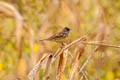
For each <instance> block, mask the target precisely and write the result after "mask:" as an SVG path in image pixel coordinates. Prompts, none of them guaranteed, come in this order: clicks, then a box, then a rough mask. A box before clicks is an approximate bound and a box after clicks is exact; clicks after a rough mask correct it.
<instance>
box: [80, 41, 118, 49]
mask: <svg viewBox="0 0 120 80" xmlns="http://www.w3.org/2000/svg"><path fill="white" fill-rule="evenodd" d="M81 42H82V43H86V44H88V45H100V46H106V47H114V48H120V46H115V45H110V44H105V43H100V42H99V43H97V42H85V41H81Z"/></svg>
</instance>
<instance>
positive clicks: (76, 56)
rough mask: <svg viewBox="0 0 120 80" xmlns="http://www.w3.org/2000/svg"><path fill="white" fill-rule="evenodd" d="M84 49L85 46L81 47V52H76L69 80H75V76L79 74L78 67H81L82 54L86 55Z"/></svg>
mask: <svg viewBox="0 0 120 80" xmlns="http://www.w3.org/2000/svg"><path fill="white" fill-rule="evenodd" d="M84 49H85V44H82V45H80V48H79V50H78V51H77V52H76V54H75V56H74V58H73V61H72V67H71V72H70V76H69V80H74V79H73V78H74V75H75V73H76V72H77V69H78V67H79V66H78V65H79V59H80V57H81V56H82V54H83V53H84Z"/></svg>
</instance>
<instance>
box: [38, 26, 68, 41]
mask: <svg viewBox="0 0 120 80" xmlns="http://www.w3.org/2000/svg"><path fill="white" fill-rule="evenodd" d="M69 32H70V28H68V27H64V29H63V30H62V31H60V32H58V33H56V34H55V35H52V36H50V37H49V38H46V39H42V40H39V42H40V41H45V40H46V41H54V42H57V43H63V40H64V39H65V38H67V37H68V36H69Z"/></svg>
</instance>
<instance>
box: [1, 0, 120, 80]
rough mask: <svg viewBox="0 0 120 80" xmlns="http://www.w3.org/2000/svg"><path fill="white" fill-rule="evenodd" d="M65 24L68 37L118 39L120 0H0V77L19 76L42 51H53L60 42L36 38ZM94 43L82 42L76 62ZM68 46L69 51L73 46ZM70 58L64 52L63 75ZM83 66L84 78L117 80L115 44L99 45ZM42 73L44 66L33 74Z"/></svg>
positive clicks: (21, 79) (119, 63) (119, 59)
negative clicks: (83, 46)
mask: <svg viewBox="0 0 120 80" xmlns="http://www.w3.org/2000/svg"><path fill="white" fill-rule="evenodd" d="M3 2H6V3H8V6H6V4H5V5H4V3H3ZM9 6H12V7H9ZM66 26H67V27H69V28H70V29H71V32H70V36H69V40H68V43H69V42H72V41H74V40H75V39H77V38H79V37H81V36H84V35H85V36H87V41H102V40H107V42H108V44H112V45H120V0H0V80H16V79H17V80H25V78H26V76H27V74H28V72H29V71H30V70H31V69H32V68H33V66H34V65H35V64H36V62H37V61H38V60H39V59H40V58H41V57H42V55H43V54H45V53H53V54H54V53H55V52H56V50H57V49H58V48H59V46H60V45H59V44H57V43H55V42H49V41H44V42H41V43H37V41H38V40H40V39H44V38H47V37H49V36H51V35H52V34H55V33H56V32H58V31H60V30H62V29H63V28H64V27H66ZM94 48H95V46H93V45H87V46H86V48H85V52H84V54H83V55H82V57H81V59H80V61H79V66H81V65H82V64H83V63H84V61H85V60H86V58H87V57H88V55H89V54H90V53H91V52H92V51H93V49H94ZM70 52H71V54H72V55H73V56H74V52H75V48H74V49H70ZM71 61H72V58H71V57H70V56H68V62H67V64H66V69H65V71H64V74H63V76H62V78H63V80H66V79H67V77H68V76H69V73H70V68H71V67H70V66H71ZM56 64H58V61H56V62H55V63H54V64H53V65H52V67H51V70H50V76H51V77H50V80H55V74H56V69H57V65H56ZM84 70H85V71H86V73H87V77H88V79H89V80H120V49H116V48H110V47H102V49H100V50H99V51H97V53H96V55H94V57H93V58H92V59H91V60H90V62H89V63H88V64H87V66H86V67H85V69H84ZM43 73H44V66H43V67H42V68H41V69H40V71H39V74H38V75H37V78H36V80H41V79H42V78H43V76H44V75H43ZM78 76H80V74H79V75H78ZM76 80H80V79H76ZM85 80H86V79H85Z"/></svg>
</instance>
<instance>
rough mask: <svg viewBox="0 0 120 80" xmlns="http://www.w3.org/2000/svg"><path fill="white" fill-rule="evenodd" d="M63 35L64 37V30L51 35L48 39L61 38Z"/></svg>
mask: <svg viewBox="0 0 120 80" xmlns="http://www.w3.org/2000/svg"><path fill="white" fill-rule="evenodd" d="M61 37H63V33H62V32H60V33H58V34H55V35H53V36H51V37H49V38H48V39H47V40H53V39H59V38H61Z"/></svg>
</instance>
